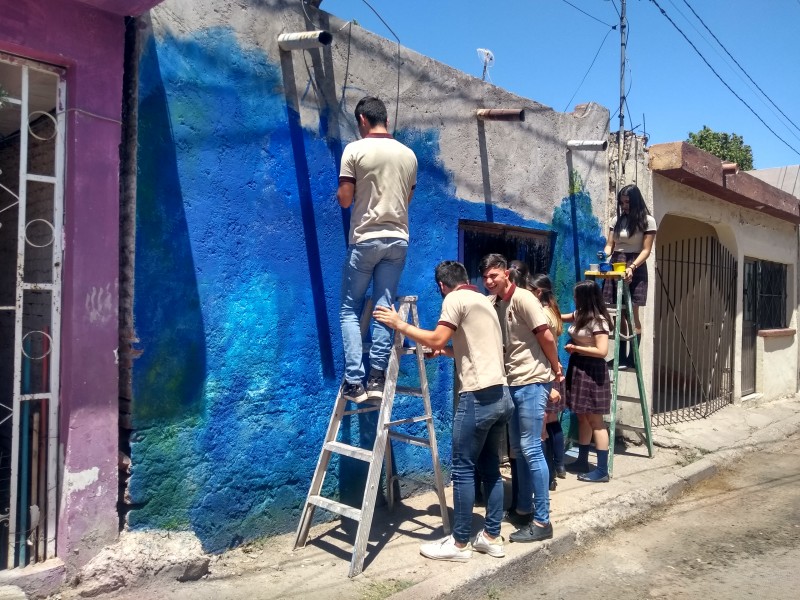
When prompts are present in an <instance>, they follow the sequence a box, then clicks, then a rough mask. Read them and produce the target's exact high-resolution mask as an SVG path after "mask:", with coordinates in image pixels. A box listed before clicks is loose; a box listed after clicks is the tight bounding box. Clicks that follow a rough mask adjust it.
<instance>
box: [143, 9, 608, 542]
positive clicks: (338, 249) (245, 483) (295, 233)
mask: <svg viewBox="0 0 800 600" xmlns="http://www.w3.org/2000/svg"><path fill="white" fill-rule="evenodd" d="M312 18H313V19H314V20H315V21H318V22H322V23H323V26H324V27H326V28H327V29H330V30H331V31H334V32H336V36H335V39H334V42H333V44H332V46H331V47H330V48H328V49H325V50H323V51H321V52H320V51H313V52H307V53H305V55H304V54H303V53H301V52H295V53H294V54H293V55H292V57H291V58H292V61H291V64H292V65H293V69H294V73H295V76H296V77H295V83H296V86H297V89H298V95H299V102H300V110H299V117H300V123H301V126H299V127H298V126H294V125H292V122H291V121H290V120H289V117H288V116H287V106H286V101H285V98H284V85H283V73H284V72H283V71H282V69H281V66H280V59H279V53H278V49H277V43H276V38H277V35H278V34H279V33H281V32H283V31H299V30H302V29H304V28H305V26H304V21H303V18H302V11H301V7H300V4H299V3H298V2H283V1H277V0H272V1H267V0H263V1H251V2H211V1H210V0H205V1H200V2H194V3H187V2H180V1H177V0H171V1H167V2H165V3H164V4H162V5H160V6H159V7H158V8H156V9H154V10H153V11H152V12H151V15H150V21H147V20H143V21H142V22H141V24H140V26H141V30H140V38H139V44H140V45H139V52H140V54H139V63H138V68H139V102H138V111H139V119H138V128H139V129H138V148H139V150H138V155H137V161H138V176H137V179H136V182H135V183H136V186H137V195H136V260H135V283H134V306H133V319H134V325H135V335H136V336H138V339H139V340H140V342H139V344H138V346H137V349H138V350H139V351H141V353H142V354H141V357H140V358H138V359H137V360H136V361H134V364H133V372H132V389H133V403H132V416H133V426H134V428H135V431H134V433H133V435H132V439H131V449H132V461H133V473H132V477H131V483H130V490H129V492H130V496H131V501H132V502H133V503H134V506H135V507H136V508H135V509H134V510H133V511H131V513H130V514H129V520H128V522H129V525H130V526H131V527H132V528H181V529H190V530H192V531H194V532H196V534H197V535H198V537H199V538H200V540H201V541H202V542H203V544H204V547H205V548H206V549H207V550H212V551H219V550H222V549H224V548H227V547H229V546H231V545H235V544H237V543H239V542H241V541H243V540H246V539H250V538H254V537H257V536H261V535H265V534H274V533H278V532H285V531H289V530H291V529H293V528H295V527H296V524H297V519H298V516H299V509H300V507H301V504H302V502H303V499H304V497H305V494H306V493H307V489H308V485H309V483H310V478H311V474H312V472H313V469H314V465H315V463H316V459H317V456H318V452H319V449H320V444H321V441H322V437H323V435H324V431H325V428H326V426H327V423H328V418H329V414H330V410H331V407H332V403H333V399H334V397H335V393H336V388H337V386H338V381H339V378H340V377H341V373H342V350H341V341H340V332H339V325H338V298H339V280H340V273H341V265H342V261H343V259H344V251H345V243H344V233H343V232H344V229H345V227H344V223H343V215H342V213H341V211H340V209H339V207H338V205H337V204H336V201H335V198H334V194H335V190H336V185H337V175H338V169H337V166H338V162H339V157H340V153H341V149H342V148H343V146H344V144H346V143H347V142H348V141H350V140H352V139H354V138H355V136H356V133H355V123H354V118H353V116H352V109H353V108H354V106H355V104H356V102H357V101H358V100H359V99H360V98H361V97H362V96H364V95H367V94H370V95H377V96H380V97H382V98H383V99H384V100H385V101H386V103H387V106H388V109H389V115H390V129H391V128H395V127H396V137H397V138H398V139H400V140H401V141H403V142H404V143H406V144H408V145H409V146H410V147H411V148H412V149H413V150H414V151H415V152H416V154H417V156H418V159H419V177H418V186H417V191H416V194H415V196H414V200H413V202H412V204H411V216H410V221H411V238H412V241H411V248H410V252H409V257H408V264H407V267H406V270H405V273H404V275H403V279H402V281H401V284H400V292H401V293H411V294H418V295H419V297H420V312H421V320H422V324H423V326H428V327H431V326H432V325H434V324H435V322H436V320H437V317H438V311H439V308H440V302H441V300H440V298H439V296H438V293H437V291H436V290H435V288H434V284H433V279H432V269H433V266H434V265H435V264H436V263H437V262H439V261H440V260H443V259H453V258H457V256H458V251H459V249H458V239H459V235H458V234H459V220H476V221H492V222H495V223H502V224H507V225H514V226H521V227H527V228H533V229H538V230H544V231H546V232H549V234H550V235H551V236H552V240H553V245H554V251H553V253H552V255H553V257H554V260H553V263H552V266H551V268H550V274H551V275H552V276H553V277H554V279H555V282H556V286H557V288H558V293H559V302H560V303H561V306H562V307H563V308H564V310H568V309H569V308H570V306H571V304H572V301H571V290H572V286H573V284H574V282H575V271H576V267H578V268H580V270H581V271H582V269H583V268H584V267H585V265H587V264H588V263H589V262H592V258H593V256H594V254H595V253H596V251H597V250H598V249H601V248H602V246H603V244H604V238H603V229H604V227H602V226H601V221H602V213H603V210H604V207H605V202H606V193H607V187H608V172H607V158H606V155H605V153H595V152H580V153H577V152H576V153H574V155H573V156H571V161H572V162H571V168H572V170H573V171H574V173H573V175H574V176H573V178H572V179H573V186H572V187H570V166H569V165H570V163H568V157H567V153H566V142H567V140H569V139H598V138H599V139H603V138H604V137H605V135H606V124H607V120H608V111H607V110H606V109H604V108H601V107H599V106H596V105H588V106H585V107H583V108H582V109H580V110H579V111H578V112H576V113H573V114H560V113H557V112H554V111H553V110H551V109H550V108H548V107H545V106H542V105H540V104H537V103H536V102H533V101H531V100H527V99H524V98H520V97H516V96H513V95H511V94H508V93H507V92H504V91H503V90H501V89H499V88H496V87H494V86H492V85H489V84H486V83H483V82H481V81H479V80H477V79H475V78H473V77H470V76H467V75H465V74H463V73H460V72H457V71H455V70H453V69H451V68H449V67H446V66H445V65H442V64H440V63H437V62H435V61H432V60H430V59H428V58H426V57H424V56H421V55H419V54H416V53H414V52H412V51H410V50H408V49H405V48H402V49H401V51H400V66H399V69H400V91H399V96H398V94H397V69H398V61H397V46H396V45H395V44H394V43H391V42H388V41H386V40H384V39H382V38H380V37H378V36H375V35H373V34H371V33H369V32H367V31H365V30H363V29H361V28H360V27H358V26H356V25H349V24H347V25H346V24H345V23H343V22H341V21H339V20H337V19H333V18H332V19H330V22H328V17H327V16H326V15H324V14H318V13H316V12H314V13H313V14H312ZM480 107H488V108H525V109H526V120H525V122H523V123H518V122H514V123H508V122H486V123H484V124H481V123H479V122H478V121H476V118H475V109H477V108H480ZM289 114H290V115H291V116H294V114H292V113H289ZM395 114H397V118H395ZM598 215H599V216H600V219H598ZM575 232H577V233H575ZM573 234H574V235H573ZM576 245H577V248H578V254H577V256H576V255H575V252H574V248H575V247H576ZM452 370H453V367H452V363H451V362H448V361H446V360H445V359H441V360H437V361H431V362H429V364H428V366H427V375H428V378H429V381H430V383H431V390H432V395H433V405H434V413H435V419H436V426H437V431H438V436H439V448H440V452H441V454H442V459H443V461H444V462H445V464H446V465H448V464H449V461H450V440H451V438H450V426H451V416H452V412H451V411H452V388H453V380H452ZM403 371H404V378H406V379H408V378H410V377H412V373H413V369H411V370H410V369H408V368H407V367H406V366H404V367H403ZM400 412H402V409H401V411H400ZM358 425H359V424H358V423H357V422H355V421H352V422H348V423H346V424H345V427H344V438H345V439H346V440H357V439H358V437H359V435H360V432H359V427H358ZM367 430H368V427H365V428H364V431H367ZM396 457H397V461H398V466H399V467H400V469H401V471H405V472H407V473H408V472H410V473H412V474H414V473H416V474H417V475H418V476H427V475H428V471H429V469H430V462H429V461H430V459H429V457H426V456H425V454H424V452H420V451H419V450H417V449H414V448H410V447H401V448H397V450H396ZM358 476H359V474H358V473H356V468H355V467H353V465H351V464H349V463H346V462H345V461H342V464H339V465H338V466H336V468H334V469H333V470H332V472H331V474H330V475H329V476H328V478H327V480H326V487H327V488H328V492H329V493H333V494H338V495H340V496H341V497H343V498H345V499H350V501H352V500H353V499H354V498H355V497H357V496H358V491H359V490H358V488H359V485H358V483H357V482H358Z"/></svg>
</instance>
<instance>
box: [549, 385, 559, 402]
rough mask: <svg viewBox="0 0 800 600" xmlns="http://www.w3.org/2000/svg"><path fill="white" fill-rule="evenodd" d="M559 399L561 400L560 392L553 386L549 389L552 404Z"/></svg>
mask: <svg viewBox="0 0 800 600" xmlns="http://www.w3.org/2000/svg"><path fill="white" fill-rule="evenodd" d="M560 401H561V394H560V393H559V391H558V390H557V389H555V388H553V389H552V390H550V402H552V403H553V404H558V402H560Z"/></svg>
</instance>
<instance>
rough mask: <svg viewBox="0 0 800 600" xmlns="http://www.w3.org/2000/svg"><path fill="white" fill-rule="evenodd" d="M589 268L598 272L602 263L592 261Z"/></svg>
mask: <svg viewBox="0 0 800 600" xmlns="http://www.w3.org/2000/svg"><path fill="white" fill-rule="evenodd" d="M589 270H590V271H591V272H592V273H597V272H598V271H599V270H600V263H592V264H590V265H589Z"/></svg>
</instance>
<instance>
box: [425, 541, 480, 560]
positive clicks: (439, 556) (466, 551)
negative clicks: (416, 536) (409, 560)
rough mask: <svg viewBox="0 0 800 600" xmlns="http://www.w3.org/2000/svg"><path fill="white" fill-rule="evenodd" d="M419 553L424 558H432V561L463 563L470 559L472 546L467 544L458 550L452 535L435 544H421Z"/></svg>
mask: <svg viewBox="0 0 800 600" xmlns="http://www.w3.org/2000/svg"><path fill="white" fill-rule="evenodd" d="M419 552H420V554H422V556H424V557H425V558H432V559H433V560H452V561H455V562H464V561H467V560H469V559H470V558H472V546H470V545H469V543H468V544H467V545H466V546H465V547H463V548H459V547H458V546H456V540H455V538H453V536H452V535H448V536H447V537H446V538H442V539H441V540H438V541H436V542H430V543H427V544H422V546H420V547H419Z"/></svg>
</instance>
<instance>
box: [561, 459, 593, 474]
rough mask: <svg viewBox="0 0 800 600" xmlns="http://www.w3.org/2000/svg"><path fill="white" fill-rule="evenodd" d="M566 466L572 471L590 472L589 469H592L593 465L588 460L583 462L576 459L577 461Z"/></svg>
mask: <svg viewBox="0 0 800 600" xmlns="http://www.w3.org/2000/svg"><path fill="white" fill-rule="evenodd" d="M564 468H565V469H566V470H567V471H569V472H570V473H588V472H589V471H591V470H592V465H590V464H589V462H588V461H586V462H581V461H578V460H576V461H575V462H572V463H570V464H568V465H567V466H566V467H564Z"/></svg>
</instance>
